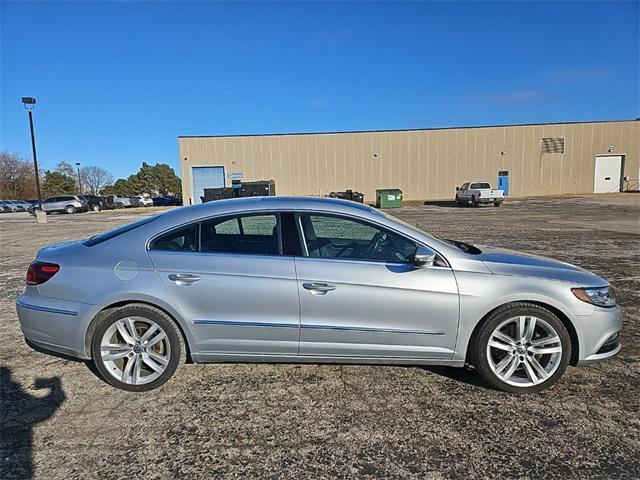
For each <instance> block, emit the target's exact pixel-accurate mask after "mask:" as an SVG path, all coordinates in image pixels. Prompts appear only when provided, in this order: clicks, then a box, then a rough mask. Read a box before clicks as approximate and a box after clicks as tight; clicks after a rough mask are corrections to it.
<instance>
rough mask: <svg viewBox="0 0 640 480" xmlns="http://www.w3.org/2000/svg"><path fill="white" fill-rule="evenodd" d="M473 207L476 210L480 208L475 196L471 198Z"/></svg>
mask: <svg viewBox="0 0 640 480" xmlns="http://www.w3.org/2000/svg"><path fill="white" fill-rule="evenodd" d="M471 206H472V207H474V208H475V207H477V206H478V202H476V197H475V195H472V196H471Z"/></svg>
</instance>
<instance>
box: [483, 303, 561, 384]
mask: <svg viewBox="0 0 640 480" xmlns="http://www.w3.org/2000/svg"><path fill="white" fill-rule="evenodd" d="M570 358H571V339H570V338H569V333H568V332H567V329H566V327H565V326H564V325H563V323H562V322H561V321H560V319H559V318H558V317H557V316H556V315H554V314H553V313H552V312H550V311H549V310H547V309H546V308H543V307H541V306H539V305H534V304H529V303H514V304H510V305H506V306H504V307H500V308H498V309H497V310H495V311H494V312H493V313H492V314H491V315H490V316H489V317H488V318H487V320H486V321H485V322H484V323H483V325H482V326H481V327H480V330H479V331H478V333H477V335H476V336H475V341H474V343H473V344H472V345H471V361H472V363H473V365H474V366H475V367H476V369H477V370H478V373H479V374H480V376H481V377H482V378H483V379H484V380H485V381H486V382H487V383H489V384H490V385H492V386H494V387H496V388H498V389H500V390H504V391H507V392H511V393H533V392H539V391H541V390H545V389H547V388H549V387H550V386H551V385H553V384H554V383H556V382H557V381H558V380H559V379H560V377H561V376H562V375H563V374H564V371H565V370H566V368H567V365H568V364H569V359H570Z"/></svg>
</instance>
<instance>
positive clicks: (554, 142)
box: [541, 137, 564, 153]
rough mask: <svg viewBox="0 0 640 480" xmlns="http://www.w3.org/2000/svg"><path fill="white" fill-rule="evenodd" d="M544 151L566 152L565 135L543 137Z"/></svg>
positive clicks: (542, 149)
mask: <svg viewBox="0 0 640 480" xmlns="http://www.w3.org/2000/svg"><path fill="white" fill-rule="evenodd" d="M541 151H542V153H564V137H557V138H552V137H546V138H543V139H542V145H541Z"/></svg>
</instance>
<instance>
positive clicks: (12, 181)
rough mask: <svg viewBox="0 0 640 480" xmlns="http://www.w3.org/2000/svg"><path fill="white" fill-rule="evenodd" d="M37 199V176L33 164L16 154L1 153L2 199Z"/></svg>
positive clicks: (0, 182)
mask: <svg viewBox="0 0 640 480" xmlns="http://www.w3.org/2000/svg"><path fill="white" fill-rule="evenodd" d="M36 197H37V192H36V175H35V170H34V168H33V163H31V161H29V160H27V159H25V158H22V157H20V156H19V155H16V154H14V153H9V152H0V198H6V199H19V198H20V199H31V198H36Z"/></svg>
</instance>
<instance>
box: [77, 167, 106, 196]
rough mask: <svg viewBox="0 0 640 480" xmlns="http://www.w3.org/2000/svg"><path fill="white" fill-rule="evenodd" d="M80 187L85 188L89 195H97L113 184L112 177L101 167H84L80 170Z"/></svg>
mask: <svg viewBox="0 0 640 480" xmlns="http://www.w3.org/2000/svg"><path fill="white" fill-rule="evenodd" d="M80 176H81V177H82V186H83V187H86V188H87V190H89V192H90V193H91V195H98V193H99V192H100V190H102V188H103V187H105V186H107V185H109V184H111V183H112V182H113V177H112V176H111V174H110V173H109V172H107V171H106V170H105V169H104V168H102V167H95V166H91V167H84V168H83V169H82V170H80Z"/></svg>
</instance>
